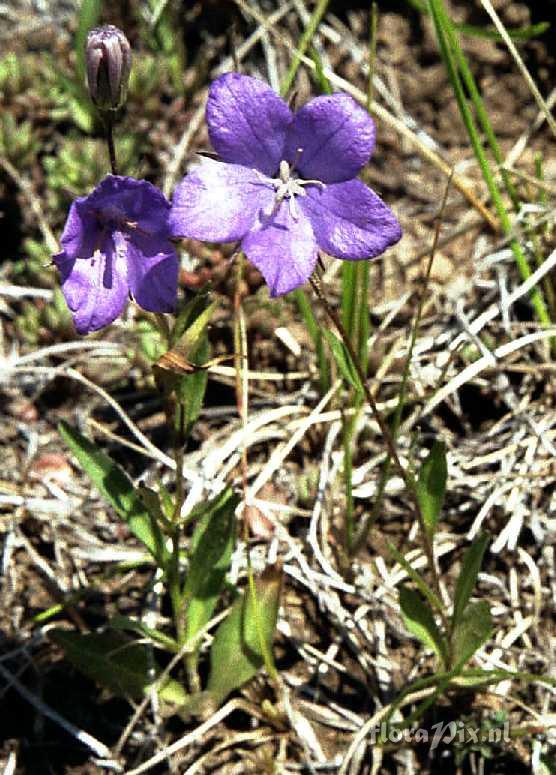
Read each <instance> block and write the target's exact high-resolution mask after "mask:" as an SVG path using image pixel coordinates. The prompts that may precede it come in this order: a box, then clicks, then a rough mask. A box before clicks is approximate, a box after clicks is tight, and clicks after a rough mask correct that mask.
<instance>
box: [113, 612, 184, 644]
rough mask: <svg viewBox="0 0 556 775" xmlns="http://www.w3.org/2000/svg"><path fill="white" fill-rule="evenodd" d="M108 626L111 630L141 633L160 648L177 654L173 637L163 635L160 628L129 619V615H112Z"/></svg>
mask: <svg viewBox="0 0 556 775" xmlns="http://www.w3.org/2000/svg"><path fill="white" fill-rule="evenodd" d="M109 626H110V627H111V628H112V629H113V630H124V631H126V632H134V633H135V634H136V635H141V636H142V637H143V638H148V639H149V640H151V641H152V642H153V644H155V645H156V646H158V647H159V648H161V649H165V650H166V651H170V652H172V653H174V654H177V652H178V651H179V646H178V644H177V643H176V641H175V640H174V639H173V638H170V637H169V636H168V635H165V634H164V633H163V632H160V630H155V629H153V628H152V627H147V625H145V624H143V622H139V621H137V620H136V619H130V618H129V616H122V615H120V614H118V615H117V616H114V617H112V619H110V622H109Z"/></svg>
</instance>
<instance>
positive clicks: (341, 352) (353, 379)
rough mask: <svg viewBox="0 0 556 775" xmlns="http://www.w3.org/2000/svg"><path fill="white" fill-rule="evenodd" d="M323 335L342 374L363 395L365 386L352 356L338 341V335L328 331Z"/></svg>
mask: <svg viewBox="0 0 556 775" xmlns="http://www.w3.org/2000/svg"><path fill="white" fill-rule="evenodd" d="M323 333H324V335H325V337H326V341H327V342H328V344H329V346H330V351H331V352H332V355H333V356H334V360H335V361H336V364H337V366H338V368H339V370H340V374H341V375H342V377H343V378H344V379H345V380H346V382H347V383H348V384H349V385H351V386H352V388H354V389H355V390H356V391H357V392H358V393H363V385H362V384H361V380H360V379H359V375H358V373H357V370H356V368H355V366H354V365H353V361H352V360H351V356H350V354H349V353H348V351H347V350H346V347H345V345H344V343H343V342H341V341H340V340H339V339H338V337H337V336H336V334H334V333H333V332H332V331H329V330H328V329H324V330H323Z"/></svg>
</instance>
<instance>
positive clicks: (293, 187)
mask: <svg viewBox="0 0 556 775" xmlns="http://www.w3.org/2000/svg"><path fill="white" fill-rule="evenodd" d="M302 152H303V148H298V149H297V153H296V155H295V159H294V160H293V163H292V164H291V165H290V163H289V162H287V161H286V160H285V159H282V161H281V162H280V167H279V171H278V175H279V177H277V178H270V182H271V183H272V185H273V186H274V190H275V191H276V194H275V197H274V206H273V208H272V212H271V213H270V215H274V214H275V213H276V211H277V210H278V208H279V206H280V205H281V203H282V202H283V201H284V199H286V198H287V199H288V200H289V207H290V214H291V216H292V218H293V219H294V221H297V219H298V217H299V214H298V210H297V205H296V202H295V197H296V196H306V195H307V192H306V191H305V189H304V188H303V186H320V187H321V188H324V187H325V185H324V183H323V182H322V181H321V180H303V178H295V177H293V175H292V173H293V171H294V170H295V165H296V164H297V163H298V161H299V157H300V156H301V154H302Z"/></svg>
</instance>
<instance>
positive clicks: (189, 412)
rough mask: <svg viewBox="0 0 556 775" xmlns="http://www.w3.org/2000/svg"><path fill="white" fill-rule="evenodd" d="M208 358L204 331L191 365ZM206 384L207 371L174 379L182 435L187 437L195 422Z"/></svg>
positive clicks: (192, 355) (206, 337)
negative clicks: (180, 406) (180, 410)
mask: <svg viewBox="0 0 556 775" xmlns="http://www.w3.org/2000/svg"><path fill="white" fill-rule="evenodd" d="M208 357H209V340H208V335H207V332H206V331H203V332H202V333H201V337H200V340H199V342H198V343H197V346H196V347H194V348H193V350H192V353H191V359H192V361H193V363H200V364H202V363H206V361H207V360H208ZM207 383H208V371H207V370H206V369H199V370H198V371H195V372H193V374H185V375H183V376H182V375H180V376H178V377H177V378H176V388H175V390H176V397H177V399H178V401H179V402H180V404H181V405H182V407H183V413H184V417H183V425H184V433H185V434H186V435H189V433H190V432H191V428H192V427H193V425H194V424H195V422H196V421H197V419H198V417H199V414H200V413H201V409H202V408H203V402H204V399H205V393H206V389H207Z"/></svg>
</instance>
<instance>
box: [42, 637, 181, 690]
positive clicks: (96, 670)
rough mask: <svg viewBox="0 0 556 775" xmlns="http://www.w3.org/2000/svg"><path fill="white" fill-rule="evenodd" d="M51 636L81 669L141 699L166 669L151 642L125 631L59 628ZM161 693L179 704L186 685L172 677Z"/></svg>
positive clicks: (99, 680)
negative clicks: (86, 631)
mask: <svg viewBox="0 0 556 775" xmlns="http://www.w3.org/2000/svg"><path fill="white" fill-rule="evenodd" d="M48 637H49V638H51V639H52V640H53V641H54V642H55V643H57V644H58V645H59V646H61V647H62V648H63V649H64V653H65V655H66V657H67V658H68V660H69V661H70V662H71V663H72V664H73V665H74V666H75V667H76V668H77V669H78V670H80V671H81V672H82V673H83V674H84V675H86V676H87V677H88V678H90V679H92V680H93V681H96V682H97V683H98V684H100V685H101V686H104V687H106V688H108V689H110V690H111V691H112V692H114V693H115V694H120V695H124V696H126V697H132V698H135V699H140V698H141V697H142V696H144V694H145V692H146V691H148V689H149V687H150V686H151V685H152V684H153V683H154V682H155V681H156V679H157V677H158V676H159V675H160V673H161V672H162V669H161V667H160V665H158V664H157V663H156V661H155V660H154V659H153V656H152V651H151V649H150V648H149V646H148V645H146V644H145V643H141V642H139V641H137V640H135V639H133V638H130V637H129V636H128V635H126V634H125V633H124V632H121V631H117V630H105V631H104V632H92V633H80V632H72V631H71V630H62V629H57V630H50V631H49V633H48ZM159 695H160V696H161V698H163V699H164V698H165V697H166V698H167V699H168V700H170V701H171V702H173V703H176V704H180V703H182V702H184V701H185V699H186V694H185V691H184V690H183V688H182V687H181V686H180V685H179V684H178V683H177V682H176V681H173V680H171V679H168V681H165V682H164V684H163V686H161V688H160V691H159Z"/></svg>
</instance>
